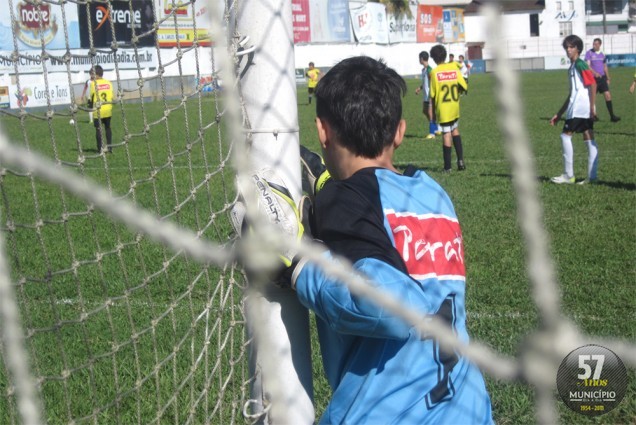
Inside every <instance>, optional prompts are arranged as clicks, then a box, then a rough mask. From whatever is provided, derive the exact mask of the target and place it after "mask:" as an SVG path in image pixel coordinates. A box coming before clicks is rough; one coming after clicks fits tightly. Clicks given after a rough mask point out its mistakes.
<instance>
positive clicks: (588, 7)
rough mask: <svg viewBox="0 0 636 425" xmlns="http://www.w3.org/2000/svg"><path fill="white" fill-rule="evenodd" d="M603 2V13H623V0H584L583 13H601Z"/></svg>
mask: <svg viewBox="0 0 636 425" xmlns="http://www.w3.org/2000/svg"><path fill="white" fill-rule="evenodd" d="M603 3H605V13H606V14H607V15H614V14H621V13H623V8H624V2H623V0H603V1H600V0H585V13H586V14H587V13H588V12H589V14H590V15H602V14H603Z"/></svg>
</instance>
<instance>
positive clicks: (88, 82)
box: [82, 68, 95, 123]
mask: <svg viewBox="0 0 636 425" xmlns="http://www.w3.org/2000/svg"><path fill="white" fill-rule="evenodd" d="M88 75H89V78H88V80H86V83H84V90H82V103H83V102H84V101H87V104H88V105H87V106H88V107H89V108H90V109H91V110H90V111H88V122H90V123H92V122H93V111H92V109H93V105H92V104H91V101H90V98H89V97H88V96H87V94H88V93H90V87H91V81H93V80H94V79H95V72H94V71H93V69H92V68H91V70H90V71H88Z"/></svg>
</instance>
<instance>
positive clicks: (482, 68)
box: [470, 59, 486, 74]
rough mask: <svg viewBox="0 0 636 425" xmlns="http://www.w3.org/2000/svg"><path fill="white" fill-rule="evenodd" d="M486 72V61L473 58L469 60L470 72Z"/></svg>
mask: <svg viewBox="0 0 636 425" xmlns="http://www.w3.org/2000/svg"><path fill="white" fill-rule="evenodd" d="M485 72H486V61H485V60H483V59H475V60H471V61H470V73H471V74H484V73H485Z"/></svg>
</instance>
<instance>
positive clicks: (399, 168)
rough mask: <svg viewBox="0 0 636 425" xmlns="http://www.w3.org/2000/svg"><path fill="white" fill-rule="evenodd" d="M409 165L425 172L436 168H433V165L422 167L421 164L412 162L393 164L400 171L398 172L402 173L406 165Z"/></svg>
mask: <svg viewBox="0 0 636 425" xmlns="http://www.w3.org/2000/svg"><path fill="white" fill-rule="evenodd" d="M409 165H412V166H413V167H415V168H417V169H418V170H422V171H425V172H427V173H429V172H431V171H435V170H437V168H435V167H423V166H419V165H417V164H416V163H413V164H395V168H396V169H398V171H400V173H403V172H404V170H406V167H408V166H409Z"/></svg>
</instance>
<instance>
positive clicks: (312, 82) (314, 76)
mask: <svg viewBox="0 0 636 425" xmlns="http://www.w3.org/2000/svg"><path fill="white" fill-rule="evenodd" d="M305 76H306V77H307V78H308V80H307V91H308V92H309V105H311V99H313V97H314V90H316V86H317V85H318V80H320V70H319V69H318V68H314V63H313V62H309V69H308V70H307V72H305Z"/></svg>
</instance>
